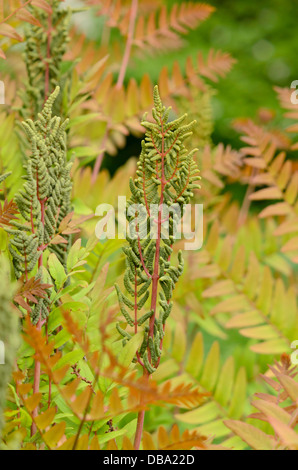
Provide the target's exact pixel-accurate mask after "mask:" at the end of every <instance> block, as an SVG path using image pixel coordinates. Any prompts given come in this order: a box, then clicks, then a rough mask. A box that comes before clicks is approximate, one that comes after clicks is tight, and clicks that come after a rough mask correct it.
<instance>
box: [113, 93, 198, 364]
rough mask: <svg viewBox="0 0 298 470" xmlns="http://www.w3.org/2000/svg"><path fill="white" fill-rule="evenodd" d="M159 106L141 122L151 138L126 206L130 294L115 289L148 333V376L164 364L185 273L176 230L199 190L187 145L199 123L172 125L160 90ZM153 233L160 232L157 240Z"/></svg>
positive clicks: (132, 322)
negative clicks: (173, 261)
mask: <svg viewBox="0 0 298 470" xmlns="http://www.w3.org/2000/svg"><path fill="white" fill-rule="evenodd" d="M154 105H155V108H154V109H153V110H152V115H153V118H154V121H155V122H149V121H145V120H143V122H142V125H143V126H144V127H145V129H146V136H145V140H144V141H143V142H142V152H141V155H140V159H139V162H138V169H137V177H136V179H135V180H134V181H133V180H132V179H131V180H130V190H131V193H132V196H131V199H130V201H129V202H128V207H127V220H128V222H129V225H130V232H129V235H128V236H127V240H128V242H129V246H128V247H125V248H124V249H123V251H124V253H125V255H126V272H125V276H124V286H125V288H126V291H127V293H128V296H127V295H126V294H124V293H122V292H121V290H120V288H119V287H118V286H116V290H117V295H118V299H119V303H120V310H121V313H122V315H123V317H124V318H125V320H126V322H127V324H128V325H129V326H130V327H132V328H134V332H135V333H137V330H138V326H140V327H142V329H143V332H144V339H143V342H142V344H141V345H140V348H139V350H138V351H137V359H136V360H138V362H140V363H141V364H143V366H144V367H145V368H146V369H147V371H148V372H149V373H152V372H154V371H155V369H156V367H157V366H158V364H159V362H160V356H161V348H162V341H163V336H164V330H165V323H166V320H167V318H168V316H169V315H170V312H171V308H172V302H171V297H172V291H173V289H174V288H175V284H176V283H177V281H178V279H179V277H180V276H181V274H182V272H183V265H184V262H183V259H182V253H181V252H179V254H178V266H177V267H174V266H171V265H170V257H171V254H172V251H173V250H172V245H173V243H174V239H175V237H176V230H177V226H178V223H179V221H180V220H181V217H182V215H183V210H184V205H185V204H188V203H189V201H190V198H191V197H192V195H193V190H194V189H196V188H198V187H199V186H198V184H197V181H198V179H199V176H198V169H197V166H196V164H195V162H194V160H193V153H194V151H192V152H188V151H187V149H186V148H185V146H184V140H185V139H186V138H187V137H188V136H189V135H191V131H192V128H193V127H194V125H195V122H192V123H190V124H183V122H184V121H185V118H186V116H182V117H180V118H178V119H176V120H174V121H168V117H169V112H170V109H166V108H165V107H164V106H163V104H162V102H161V99H160V96H159V93H158V88H157V87H155V89H154ZM166 212H168V213H166ZM136 215H137V218H136V219H135V217H136ZM163 219H164V220H163ZM152 222H153V225H152ZM167 229H168V233H166V231H165V230H167ZM154 230H157V236H156V237H155V236H154V235H153V232H154ZM158 287H159V288H160V292H159V300H158V303H159V305H160V312H159V316H157V298H158V297H157V289H158ZM150 291H151V304H150V307H146V310H147V311H146V310H145V311H144V313H143V314H142V315H141V316H140V315H139V313H138V312H139V311H140V310H143V307H145V306H146V305H147V303H148V302H147V301H148V299H149V298H150ZM130 310H131V311H132V312H133V316H131V314H130V312H129V311H130ZM118 331H119V332H120V334H122V336H124V340H123V341H124V344H125V343H126V342H127V341H129V340H130V338H131V335H130V334H127V333H126V332H122V330H121V329H119V328H118Z"/></svg>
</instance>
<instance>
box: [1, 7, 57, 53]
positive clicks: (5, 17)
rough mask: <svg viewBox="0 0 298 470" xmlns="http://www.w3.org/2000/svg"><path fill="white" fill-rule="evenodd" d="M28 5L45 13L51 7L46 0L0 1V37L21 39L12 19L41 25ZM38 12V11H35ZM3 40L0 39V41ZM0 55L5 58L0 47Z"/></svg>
mask: <svg viewBox="0 0 298 470" xmlns="http://www.w3.org/2000/svg"><path fill="white" fill-rule="evenodd" d="M30 6H35V7H37V8H38V9H40V10H43V11H45V12H47V13H49V12H51V7H50V5H49V3H48V1H47V0H26V1H25V2H21V1H20V0H9V2H6V3H5V4H4V0H1V1H0V38H1V36H2V37H5V38H9V39H12V40H16V41H23V38H22V36H20V34H19V33H18V32H17V30H16V28H15V27H14V26H12V25H11V24H10V22H11V21H12V20H15V19H17V20H19V21H24V22H27V23H31V24H33V25H37V26H41V23H40V22H39V19H38V18H37V17H36V15H34V14H32V13H31V12H30ZM36 13H38V11H36ZM2 42H3V41H1V43H2ZM0 57H1V58H2V59H6V55H5V53H4V51H3V49H2V48H1V49H0Z"/></svg>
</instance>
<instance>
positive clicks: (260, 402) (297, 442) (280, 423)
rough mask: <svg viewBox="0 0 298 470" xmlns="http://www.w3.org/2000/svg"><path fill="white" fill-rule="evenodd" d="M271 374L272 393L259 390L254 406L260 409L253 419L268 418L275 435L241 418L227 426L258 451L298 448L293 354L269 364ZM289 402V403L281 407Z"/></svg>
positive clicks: (297, 390) (297, 387) (268, 379)
mask: <svg viewBox="0 0 298 470" xmlns="http://www.w3.org/2000/svg"><path fill="white" fill-rule="evenodd" d="M269 369H270V371H271V375H273V377H274V378H276V379H277V380H274V379H273V378H271V377H269V376H268V375H265V376H264V375H263V376H262V377H263V379H264V380H265V382H266V384H268V385H269V387H270V388H271V389H272V390H271V392H270V394H264V393H256V394H255V397H256V398H257V400H254V401H253V402H252V405H253V406H254V407H255V408H256V409H257V410H258V411H259V412H258V413H253V414H251V415H250V416H249V418H250V419H254V420H260V421H263V422H264V421H265V422H267V423H269V424H270V425H271V430H273V431H274V435H271V434H267V433H265V432H264V431H261V430H260V429H259V428H257V427H256V426H253V425H252V424H249V423H245V422H241V421H232V420H228V421H225V425H226V426H227V427H228V428H229V429H231V430H232V431H233V432H234V433H235V434H236V435H238V436H239V437H240V438H241V439H242V440H243V441H244V442H246V443H247V444H248V445H249V446H250V447H252V448H253V449H255V450H284V449H288V450H297V449H298V433H297V428H296V426H297V424H298V383H297V381H296V380H295V377H296V376H297V374H298V370H297V366H291V361H290V358H289V356H287V355H286V354H283V355H282V357H281V364H279V363H278V362H275V366H274V367H272V366H269ZM285 402H286V406H281V405H282V404H284V403H285Z"/></svg>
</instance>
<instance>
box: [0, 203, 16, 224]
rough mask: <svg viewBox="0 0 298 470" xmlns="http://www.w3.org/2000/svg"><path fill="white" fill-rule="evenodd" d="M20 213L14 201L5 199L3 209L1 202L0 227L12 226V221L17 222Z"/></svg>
mask: <svg viewBox="0 0 298 470" xmlns="http://www.w3.org/2000/svg"><path fill="white" fill-rule="evenodd" d="M18 213H19V210H18V207H17V205H16V203H15V202H14V201H7V199H5V201H4V204H3V207H2V204H1V202H0V225H8V226H9V225H11V221H12V220H16V219H17V217H16V215H17V214H18Z"/></svg>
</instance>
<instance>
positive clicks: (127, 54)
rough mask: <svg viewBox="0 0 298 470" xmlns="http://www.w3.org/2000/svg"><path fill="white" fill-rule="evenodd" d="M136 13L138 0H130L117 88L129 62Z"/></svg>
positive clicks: (121, 81)
mask: <svg viewBox="0 0 298 470" xmlns="http://www.w3.org/2000/svg"><path fill="white" fill-rule="evenodd" d="M137 13H138V0H132V2H131V10H130V18H129V26H128V34H127V41H126V46H125V52H124V56H123V60H122V64H121V68H120V72H119V76H118V81H117V84H116V89H118V90H119V89H120V88H121V87H122V85H123V82H124V78H125V73H126V69H127V66H128V62H129V57H130V51H131V46H132V43H133V35H134V29H135V23H136V17H137Z"/></svg>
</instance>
